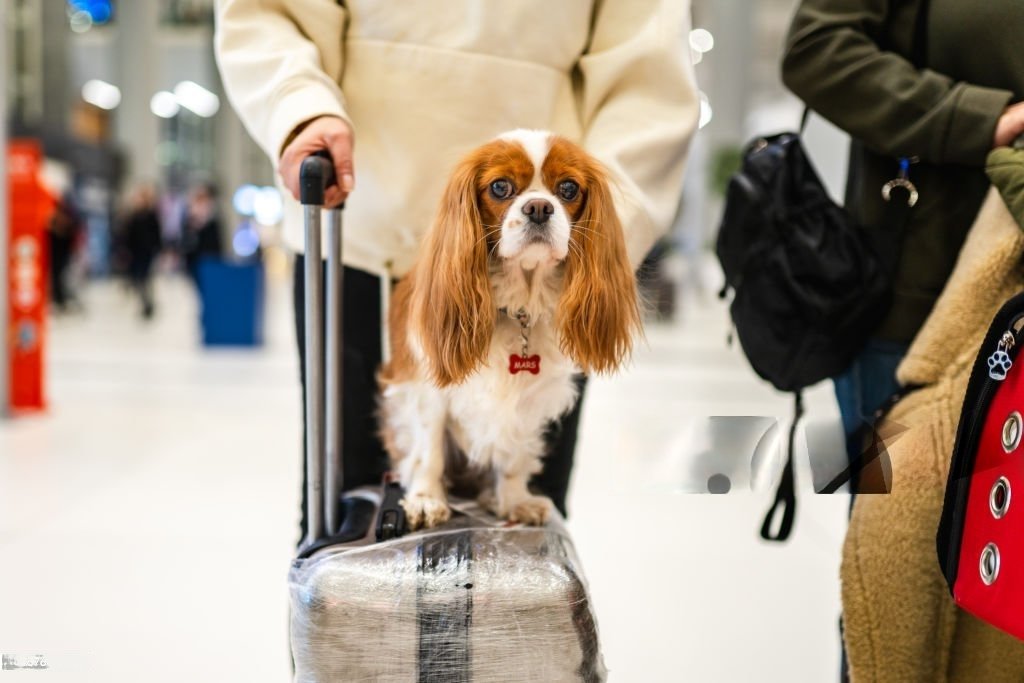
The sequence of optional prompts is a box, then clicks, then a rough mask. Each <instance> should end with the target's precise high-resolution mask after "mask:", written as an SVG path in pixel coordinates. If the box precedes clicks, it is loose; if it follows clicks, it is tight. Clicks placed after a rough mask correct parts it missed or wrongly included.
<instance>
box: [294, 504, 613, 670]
mask: <svg viewBox="0 0 1024 683" xmlns="http://www.w3.org/2000/svg"><path fill="white" fill-rule="evenodd" d="M289 583H290V589H291V609H292V620H291V629H292V634H291V635H292V647H293V656H294V658H295V669H296V672H295V681H296V682H297V683H326V682H328V681H352V682H355V681H367V682H368V681H374V682H380V683H399V682H402V683H409V682H412V683H469V682H470V681H473V682H475V683H486V682H498V681H500V682H502V683H516V682H523V683H526V682H530V683H534V682H536V681H544V682H546V683H559V682H562V681H581V682H585V683H595V682H599V681H603V680H605V668H604V663H603V660H602V657H601V653H600V651H599V647H598V637H597V626H596V622H595V620H594V614H593V611H592V609H591V605H590V602H589V598H588V593H587V589H586V584H585V581H584V578H583V575H582V572H581V569H580V564H579V560H578V559H577V557H576V553H575V550H574V549H573V547H572V543H571V541H570V540H569V537H568V535H567V534H566V532H565V529H564V527H563V526H562V524H561V521H560V520H557V519H556V520H553V521H552V522H551V523H549V524H548V525H547V526H545V527H540V528H538V527H524V526H506V525H503V524H502V523H500V522H499V521H498V520H496V519H495V518H494V517H491V516H490V515H488V514H486V513H484V512H482V511H480V509H479V508H478V507H476V506H475V505H461V506H459V512H458V513H457V514H456V515H455V516H454V517H453V518H452V520H451V521H450V522H448V523H447V524H445V525H444V527H443V528H442V529H441V530H433V531H429V532H420V533H415V534H410V535H407V536H404V537H402V538H398V539H394V540H391V541H387V542H384V543H375V544H368V545H355V546H333V547H329V548H326V549H324V550H321V551H319V552H317V553H315V554H314V555H312V556H311V557H309V558H308V559H297V560H295V561H294V563H293V566H292V570H291V572H290V575H289Z"/></svg>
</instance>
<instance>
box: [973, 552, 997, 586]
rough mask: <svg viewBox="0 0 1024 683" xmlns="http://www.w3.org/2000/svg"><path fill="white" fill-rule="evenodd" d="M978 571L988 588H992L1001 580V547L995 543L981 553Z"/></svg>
mask: <svg viewBox="0 0 1024 683" xmlns="http://www.w3.org/2000/svg"><path fill="white" fill-rule="evenodd" d="M978 571H979V572H980V573H981V580H982V581H984V582H985V585H986V586H991V585H992V584H993V583H995V581H996V579H997V578H999V547H998V546H997V545H996V544H995V543H989V544H988V545H986V546H985V549H984V550H982V551H981V559H980V560H979V561H978Z"/></svg>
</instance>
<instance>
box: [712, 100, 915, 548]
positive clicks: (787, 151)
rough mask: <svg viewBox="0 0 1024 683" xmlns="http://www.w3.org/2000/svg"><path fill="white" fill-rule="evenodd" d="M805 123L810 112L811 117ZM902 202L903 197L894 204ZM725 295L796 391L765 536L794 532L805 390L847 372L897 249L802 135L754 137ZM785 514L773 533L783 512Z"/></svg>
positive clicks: (876, 310) (740, 179)
mask: <svg viewBox="0 0 1024 683" xmlns="http://www.w3.org/2000/svg"><path fill="white" fill-rule="evenodd" d="M805 120H806V114H805ZM894 203H896V204H899V203H902V202H899V201H897V202H894ZM716 252H717V254H718V260H719V261H720V262H721V264H722V270H723V271H724V272H725V287H724V288H723V290H722V296H723V297H724V296H726V295H727V293H728V291H729V290H730V289H731V290H733V292H734V296H733V299H732V303H731V304H730V307H729V312H730V314H731V316H732V321H733V325H734V326H735V329H736V336H737V337H738V338H739V342H740V345H741V346H742V348H743V353H744V354H745V355H746V357H747V359H748V360H749V361H750V364H751V366H753V368H754V371H755V372H757V374H758V375H760V376H761V377H762V378H763V379H766V380H768V381H769V382H771V383H772V385H774V386H775V388H776V389H779V390H781V391H791V392H796V410H795V416H794V419H793V423H792V425H791V427H790V431H789V458H788V461H787V463H786V467H785V469H784V470H783V473H782V480H781V482H780V483H779V489H778V492H777V494H776V499H775V502H774V504H773V505H772V508H771V510H769V512H768V515H767V517H766V519H765V520H764V525H763V526H762V528H761V536H762V537H763V538H765V539H766V540H773V541H783V540H785V539H786V538H788V536H789V533H790V531H791V529H792V525H793V519H794V516H795V514H796V496H795V492H794V484H793V438H794V435H795V432H796V425H797V422H798V421H799V419H800V417H801V415H802V414H803V404H802V400H801V395H800V391H801V390H802V389H803V388H804V387H807V386H810V385H812V384H815V383H817V382H820V381H821V380H824V379H827V378H830V377H834V376H836V375H838V374H840V373H842V372H843V371H844V370H846V369H847V368H848V367H849V365H850V363H851V362H852V361H853V359H854V357H855V356H856V355H857V354H858V352H859V351H860V350H861V349H862V348H863V347H864V345H865V343H866V342H867V339H868V337H869V336H870V335H871V333H872V332H874V331H875V330H876V329H877V328H878V325H879V324H880V323H881V321H882V318H883V316H884V315H885V314H886V313H887V311H888V310H889V306H890V303H891V276H890V273H891V272H892V264H891V263H890V262H889V261H891V260H893V258H894V257H893V254H894V253H896V252H898V250H894V249H891V248H890V249H886V250H884V252H885V254H886V256H887V257H888V261H883V260H882V259H881V258H880V257H879V255H878V252H876V249H875V248H873V246H872V243H871V240H870V239H869V235H868V233H867V232H866V231H864V230H862V229H860V228H859V227H857V226H856V225H854V222H853V220H852V218H851V217H850V215H849V214H848V213H847V212H846V211H845V210H844V209H843V208H842V207H840V206H838V205H837V204H836V203H835V202H833V201H832V200H831V198H830V197H829V196H828V193H827V192H826V190H825V187H824V186H823V185H822V183H821V180H820V179H819V178H818V175H817V174H816V173H815V172H814V169H813V167H812V166H811V164H810V161H809V160H808V158H807V154H806V152H805V151H804V148H803V146H802V145H801V143H800V136H799V135H798V134H796V133H782V134H780V135H775V136H772V137H765V138H760V139H758V140H755V141H753V142H752V143H750V144H749V145H748V146H747V148H746V149H745V150H744V153H743V165H742V168H741V169H740V171H739V172H738V173H736V174H735V175H734V176H733V177H732V179H731V180H730V182H729V187H728V190H727V193H726V202H725V213H724V215H723V217H722V224H721V227H720V228H719V232H718V244H717V247H716ZM780 508H781V509H782V512H783V518H782V521H781V523H780V525H779V529H778V532H777V533H775V534H773V533H772V531H771V527H772V521H773V519H774V517H775V514H776V512H777V511H778V510H779V509H780Z"/></svg>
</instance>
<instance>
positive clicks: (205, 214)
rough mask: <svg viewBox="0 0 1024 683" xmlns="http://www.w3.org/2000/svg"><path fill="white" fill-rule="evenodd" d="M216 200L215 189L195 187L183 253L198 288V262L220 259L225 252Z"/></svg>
mask: <svg viewBox="0 0 1024 683" xmlns="http://www.w3.org/2000/svg"><path fill="white" fill-rule="evenodd" d="M216 200H217V194H216V190H215V188H214V186H213V185H211V184H208V183H204V184H200V185H198V186H197V187H195V188H194V189H193V190H192V193H191V194H190V195H189V199H188V209H187V215H186V218H185V225H184V234H183V235H182V251H183V252H184V255H185V268H186V270H188V274H189V276H190V277H191V278H192V281H193V282H194V283H195V284H196V287H199V262H200V261H201V260H202V259H203V258H207V257H211V258H220V257H221V255H222V254H223V252H224V246H223V239H222V237H221V224H220V218H219V217H218V215H217V201H216Z"/></svg>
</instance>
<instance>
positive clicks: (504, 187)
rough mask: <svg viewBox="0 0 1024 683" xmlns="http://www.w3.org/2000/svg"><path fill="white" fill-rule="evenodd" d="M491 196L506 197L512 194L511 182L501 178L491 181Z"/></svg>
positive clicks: (496, 197)
mask: <svg viewBox="0 0 1024 683" xmlns="http://www.w3.org/2000/svg"><path fill="white" fill-rule="evenodd" d="M491 196H492V197H494V198H495V199H508V198H509V197H511V196H512V183H510V182H509V181H507V180H505V179H504V178H501V179H500V180H495V181H494V182H493V183H491Z"/></svg>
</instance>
